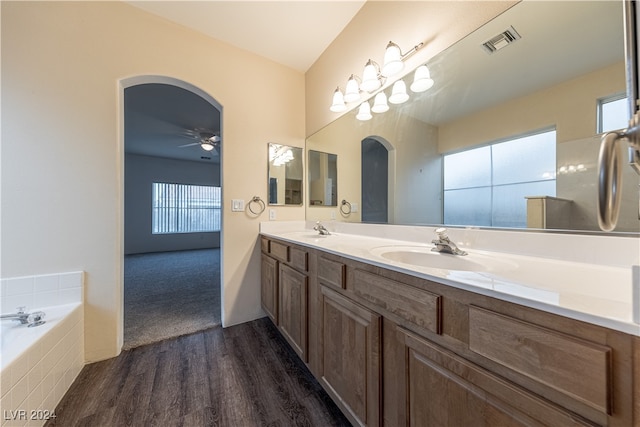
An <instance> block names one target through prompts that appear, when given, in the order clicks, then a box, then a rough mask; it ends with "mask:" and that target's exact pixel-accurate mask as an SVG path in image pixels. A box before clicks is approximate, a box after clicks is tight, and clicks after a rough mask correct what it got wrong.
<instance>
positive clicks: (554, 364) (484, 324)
mask: <svg viewBox="0 0 640 427" xmlns="http://www.w3.org/2000/svg"><path fill="white" fill-rule="evenodd" d="M469 348H470V349H471V350H472V351H474V352H475V353H478V354H480V355H482V356H484V357H487V358H488V359H491V360H493V361H495V362H498V363H500V364H502V365H504V366H507V367H508V368H510V369H512V370H514V371H516V372H519V373H520V374H523V375H525V376H527V377H529V378H531V379H533V380H535V381H537V382H540V383H542V384H545V385H547V386H549V387H551V388H553V389H555V390H557V391H559V392H561V393H563V394H565V395H568V396H570V397H571V398H573V399H576V400H578V401H579V402H582V403H584V404H586V405H588V406H590V407H592V408H594V409H596V410H597V411H599V412H602V413H606V414H611V398H612V392H611V387H612V380H611V348H610V347H607V346H603V345H600V344H596V343H592V342H589V341H585V340H582V339H578V338H575V337H572V336H569V335H565V334H561V333H559V332H556V331H552V330H550V329H546V328H543V327H540V326H537V325H534V324H531V323H527V322H523V321H521V320H518V319H514V318H511V317H507V316H505V315H502V314H499V313H494V312H491V311H488V310H485V309H482V308H479V307H473V306H471V307H469Z"/></svg>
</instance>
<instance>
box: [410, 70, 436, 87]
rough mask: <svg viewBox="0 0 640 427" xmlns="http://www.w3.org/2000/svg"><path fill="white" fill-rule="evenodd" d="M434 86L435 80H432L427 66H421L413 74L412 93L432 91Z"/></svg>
mask: <svg viewBox="0 0 640 427" xmlns="http://www.w3.org/2000/svg"><path fill="white" fill-rule="evenodd" d="M431 86H433V79H432V78H431V73H430V72H429V69H428V68H427V66H426V65H421V66H419V67H418V68H416V71H415V73H414V74H413V83H411V91H412V92H416V93H418V92H424V91H425V90H427V89H430V88H431Z"/></svg>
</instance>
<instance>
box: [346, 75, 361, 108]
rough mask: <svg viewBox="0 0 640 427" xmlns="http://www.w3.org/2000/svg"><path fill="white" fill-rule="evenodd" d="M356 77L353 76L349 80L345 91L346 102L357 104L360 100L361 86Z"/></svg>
mask: <svg viewBox="0 0 640 427" xmlns="http://www.w3.org/2000/svg"><path fill="white" fill-rule="evenodd" d="M356 78H357V77H356V76H355V75H353V74H351V77H349V80H347V86H346V88H345V91H344V100H345V102H355V101H359V100H360V86H359V84H358V80H356Z"/></svg>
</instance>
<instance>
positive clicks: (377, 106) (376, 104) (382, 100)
mask: <svg viewBox="0 0 640 427" xmlns="http://www.w3.org/2000/svg"><path fill="white" fill-rule="evenodd" d="M371 111H373V112H374V113H385V112H387V111H389V104H387V95H386V94H385V93H384V92H378V94H377V95H376V97H375V98H374V99H373V107H371Z"/></svg>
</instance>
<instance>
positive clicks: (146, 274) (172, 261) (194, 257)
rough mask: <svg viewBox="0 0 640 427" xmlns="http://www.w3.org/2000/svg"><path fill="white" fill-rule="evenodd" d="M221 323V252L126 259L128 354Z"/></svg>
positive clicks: (125, 323) (216, 250) (125, 298)
mask: <svg viewBox="0 0 640 427" xmlns="http://www.w3.org/2000/svg"><path fill="white" fill-rule="evenodd" d="M219 324H220V249H198V250H190V251H179V252H159V253H151V254H136V255H127V256H125V258H124V347H123V349H125V350H127V349H130V348H134V347H139V346H141V345H144V344H150V343H153V342H158V341H162V340H164V339H167V338H173V337H177V336H181V335H185V334H191V333H193V332H197V331H201V330H204V329H208V328H211V327H214V326H217V325H219Z"/></svg>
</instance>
